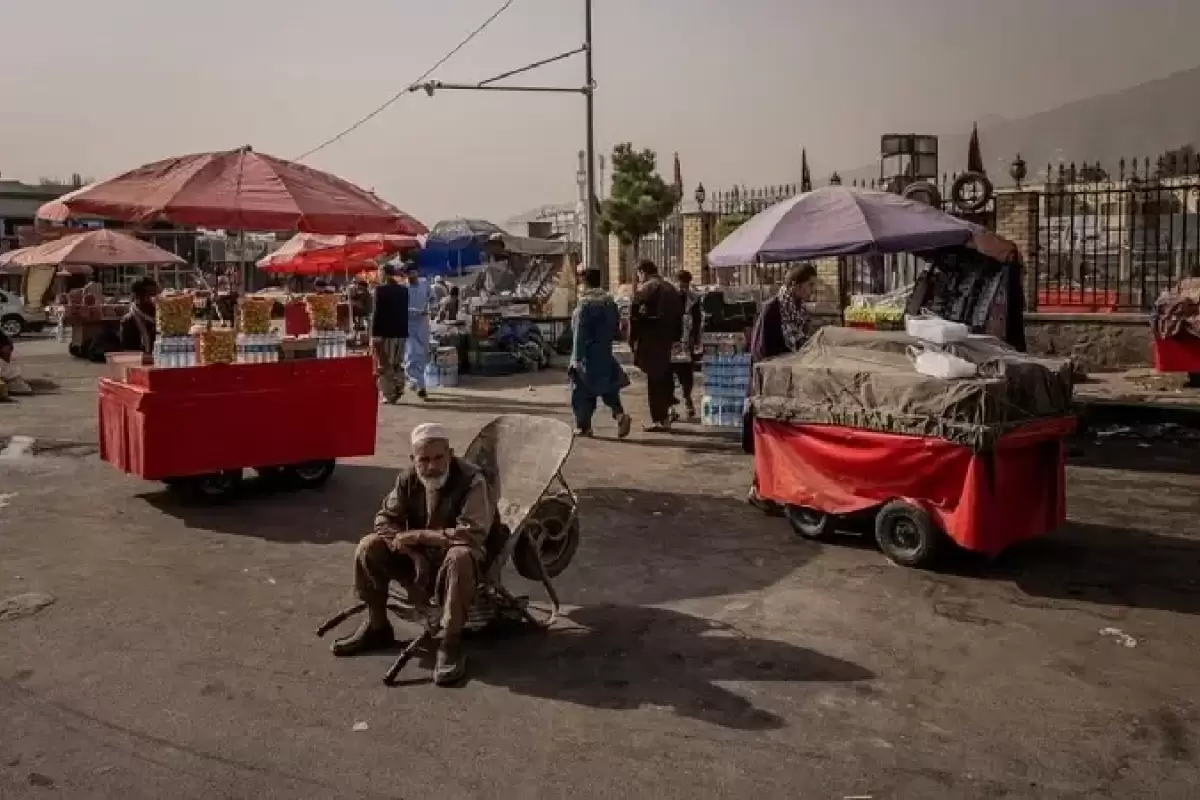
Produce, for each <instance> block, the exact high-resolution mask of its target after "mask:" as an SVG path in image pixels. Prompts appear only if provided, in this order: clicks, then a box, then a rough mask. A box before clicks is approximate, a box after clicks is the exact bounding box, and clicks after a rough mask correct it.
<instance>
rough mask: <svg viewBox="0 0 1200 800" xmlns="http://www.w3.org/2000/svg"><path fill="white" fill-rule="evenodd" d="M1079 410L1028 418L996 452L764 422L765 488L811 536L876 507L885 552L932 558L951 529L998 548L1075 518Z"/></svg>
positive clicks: (956, 537) (985, 549) (758, 436)
mask: <svg viewBox="0 0 1200 800" xmlns="http://www.w3.org/2000/svg"><path fill="white" fill-rule="evenodd" d="M1074 429H1075V420H1074V419H1073V418H1069V417H1066V418H1052V419H1046V420H1038V421H1034V422H1030V423H1027V424H1025V425H1022V426H1021V427H1019V428H1016V429H1015V430H1012V431H1011V432H1009V433H1006V434H1005V435H1003V436H1001V437H1000V438H999V439H998V440H997V441H996V443H995V445H994V446H993V447H992V448H991V449H990V450H989V451H988V452H975V451H973V450H972V449H971V448H969V447H966V446H964V445H961V444H958V443H955V442H951V441H947V440H945V439H938V438H932V437H924V436H912V435H904V434H893V433H880V432H876V431H868V430H862V429H856V428H847V427H841V426H837V425H793V424H790V423H787V422H779V421H774V420H757V421H756V422H755V423H754V448H755V452H754V470H755V475H756V478H757V481H758V492H759V494H760V495H761V496H762V497H764V498H766V499H769V500H773V501H775V502H777V503H780V504H782V505H783V506H784V508H785V510H786V514H787V517H788V521H789V522H790V523H791V524H792V527H793V528H794V529H795V530H796V532H797V533H798V534H799V535H801V536H804V537H805V538H821V537H822V536H824V535H825V534H827V533H831V532H832V531H833V529H834V527H835V525H836V523H837V521H838V518H844V517H853V516H859V515H868V514H873V515H874V530H875V538H876V541H877V542H878V543H879V547H880V549H881V550H883V552H884V553H885V554H886V555H887V556H888V557H889V558H891V559H892V560H893V561H895V562H896V563H899V564H902V565H904V566H914V567H915V566H921V565H924V564H927V563H929V562H930V561H931V560H932V559H933V558H934V556H935V555H936V553H937V550H938V549H939V547H938V546H939V544H940V543H941V542H942V533H944V534H946V535H947V536H948V537H949V538H950V539H951V540H952V541H954V542H955V543H956V544H958V545H959V546H960V547H962V548H963V549H965V550H971V551H974V552H979V553H983V554H985V555H988V556H994V555H997V554H999V553H1000V552H1001V551H1003V550H1005V549H1006V548H1008V547H1010V546H1012V545H1014V544H1016V543H1017V542H1021V541H1024V540H1026V539H1031V538H1033V537H1036V536H1040V535H1042V534H1046V533H1050V532H1052V531H1054V530H1055V529H1057V528H1058V527H1059V526H1061V525H1062V524H1063V523H1064V522H1065V521H1066V518H1067V499H1066V448H1065V445H1064V441H1063V440H1064V437H1066V436H1067V435H1069V434H1070V433H1071V432H1073V431H1074Z"/></svg>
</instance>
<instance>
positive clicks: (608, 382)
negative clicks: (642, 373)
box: [569, 269, 631, 439]
mask: <svg viewBox="0 0 1200 800" xmlns="http://www.w3.org/2000/svg"><path fill="white" fill-rule="evenodd" d="M600 279H601V276H600V270H598V269H589V270H586V271H585V272H584V273H583V283H584V285H583V288H582V289H581V290H580V292H579V300H578V302H577V303H576V304H575V313H574V315H573V317H572V320H571V327H572V330H573V334H574V335H573V340H572V347H571V368H570V372H569V375H570V379H571V411H572V412H573V414H574V417H575V427H576V431H577V433H578V434H579V435H580V436H591V435H592V415H593V414H594V413H595V412H596V401H597V400H600V401H603V402H604V404H605V405H606V406H608V408H609V410H610V411H612V415H613V419H615V420H616V421H617V436H618V438H621V439H624V438H625V437H626V436H628V435H629V428H630V425H631V420H630V418H629V415H628V414H626V413H625V409H624V408H623V407H622V406H621V389H623V388H625V386H627V385H628V384H629V378H628V376H626V374H625V370H623V369H621V365H620V363H618V362H617V358H616V356H614V355H613V339H615V338H616V336H617V327H618V325H619V322H620V312H619V311H618V310H617V304H616V301H614V300H613V298H612V295H610V294H609V293H608V292H606V291H604V289H602V288H601V287H600Z"/></svg>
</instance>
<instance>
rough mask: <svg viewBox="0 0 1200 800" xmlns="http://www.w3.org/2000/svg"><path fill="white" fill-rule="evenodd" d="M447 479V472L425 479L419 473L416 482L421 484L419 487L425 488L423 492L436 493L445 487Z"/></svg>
mask: <svg viewBox="0 0 1200 800" xmlns="http://www.w3.org/2000/svg"><path fill="white" fill-rule="evenodd" d="M449 478H450V473H449V472H443V473H442V474H441V475H437V476H434V477H429V478H427V477H425V476H424V475H422V474H421V473H419V472H418V473H417V480H419V481H420V482H421V485H422V486H424V487H425V491H427V492H436V491H439V490H441V488H442V487H443V486H445V485H446V481H447V480H448V479H449Z"/></svg>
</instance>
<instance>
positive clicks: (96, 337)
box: [54, 289, 129, 362]
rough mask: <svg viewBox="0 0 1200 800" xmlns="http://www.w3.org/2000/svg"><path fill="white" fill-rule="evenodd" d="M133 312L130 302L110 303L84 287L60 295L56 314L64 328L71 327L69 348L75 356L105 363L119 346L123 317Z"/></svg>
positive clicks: (55, 310)
mask: <svg viewBox="0 0 1200 800" xmlns="http://www.w3.org/2000/svg"><path fill="white" fill-rule="evenodd" d="M128 311H129V304H128V303H108V302H104V301H102V300H101V299H100V298H97V297H95V296H92V295H88V296H86V297H85V296H84V294H83V291H82V290H80V289H73V290H72V291H70V292H67V293H66V294H63V295H59V297H58V303H57V307H56V308H55V309H54V313H55V316H56V317H58V318H59V319H60V320H61V327H62V328H63V329H70V331H71V340H70V342H68V344H67V351H68V352H69V353H70V354H71V355H72V356H74V357H75V358H86V359H90V360H92V361H97V362H103V361H104V355H105V353H107V352H108V351H109V350H111V349H112V348H113V347H114V346H115V344H114V343H115V342H116V341H117V340H118V333H117V332H118V329H119V326H120V324H121V318H122V317H124V316H125V314H126V313H128Z"/></svg>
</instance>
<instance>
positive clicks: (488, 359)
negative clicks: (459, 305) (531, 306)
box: [466, 305, 553, 377]
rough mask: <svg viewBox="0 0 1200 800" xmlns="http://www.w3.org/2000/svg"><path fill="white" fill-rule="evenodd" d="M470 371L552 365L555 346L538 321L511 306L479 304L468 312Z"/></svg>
mask: <svg viewBox="0 0 1200 800" xmlns="http://www.w3.org/2000/svg"><path fill="white" fill-rule="evenodd" d="M468 319H469V322H468V330H469V331H470V336H471V338H470V343H469V345H468V350H467V359H468V360H467V365H466V366H467V371H468V372H470V373H471V374H472V375H480V376H493V377H496V376H503V375H513V374H515V373H518V372H532V371H536V370H539V369H542V368H544V367H547V366H549V365H550V360H551V355H552V353H553V348H552V346H551V344H549V343H548V342H547V341H546V339H545V338H544V337H543V335H542V331H541V329H540V328H539V327H538V323H537V321H536V320H535V319H534V318H533V317H530V316H528V315H526V314H522V313H518V312H517V311H516V310H514V309H513V308H511V307H507V308H506V307H499V306H495V305H476V306H475V307H474V308H472V310H471V312H470V313H469V315H468Z"/></svg>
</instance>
